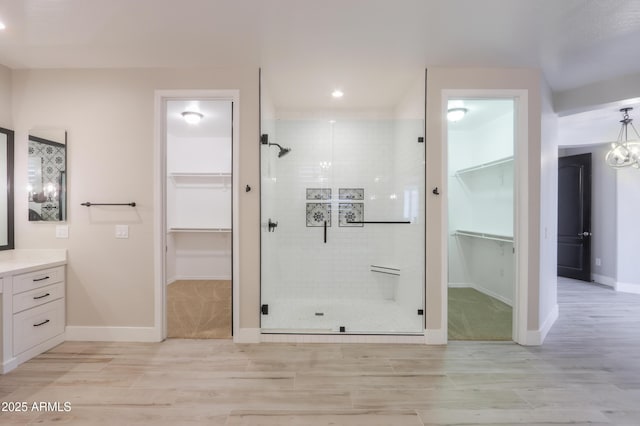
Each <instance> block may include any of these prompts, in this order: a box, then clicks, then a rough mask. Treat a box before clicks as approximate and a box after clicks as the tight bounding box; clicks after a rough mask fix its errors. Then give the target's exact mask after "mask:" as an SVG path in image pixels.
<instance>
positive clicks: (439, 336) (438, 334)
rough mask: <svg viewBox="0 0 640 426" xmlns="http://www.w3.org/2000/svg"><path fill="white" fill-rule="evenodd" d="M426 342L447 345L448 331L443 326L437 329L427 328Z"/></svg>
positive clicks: (425, 333)
mask: <svg viewBox="0 0 640 426" xmlns="http://www.w3.org/2000/svg"><path fill="white" fill-rule="evenodd" d="M424 342H425V343H426V344H427V345H446V344H447V331H446V330H445V329H443V328H439V329H437V330H429V329H427V330H425V331H424Z"/></svg>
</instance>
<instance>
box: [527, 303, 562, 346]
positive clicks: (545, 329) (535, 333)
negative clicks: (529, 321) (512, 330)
mask: <svg viewBox="0 0 640 426" xmlns="http://www.w3.org/2000/svg"><path fill="white" fill-rule="evenodd" d="M559 314H560V310H559V308H558V305H557V304H556V305H555V306H554V307H553V309H552V310H551V312H549V315H547V318H545V320H544V322H543V323H542V325H541V326H540V328H539V329H537V330H527V337H526V342H524V343H523V344H524V345H525V346H540V345H542V343H543V342H544V339H546V338H547V334H548V333H549V330H551V327H553V324H555V322H556V320H557V319H558V315H559Z"/></svg>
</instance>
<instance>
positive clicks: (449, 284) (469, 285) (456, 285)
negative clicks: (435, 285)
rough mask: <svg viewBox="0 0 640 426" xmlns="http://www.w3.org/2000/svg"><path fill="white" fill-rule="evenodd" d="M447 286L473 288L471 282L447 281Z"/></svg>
mask: <svg viewBox="0 0 640 426" xmlns="http://www.w3.org/2000/svg"><path fill="white" fill-rule="evenodd" d="M447 287H450V288H473V284H472V283H448V284H447Z"/></svg>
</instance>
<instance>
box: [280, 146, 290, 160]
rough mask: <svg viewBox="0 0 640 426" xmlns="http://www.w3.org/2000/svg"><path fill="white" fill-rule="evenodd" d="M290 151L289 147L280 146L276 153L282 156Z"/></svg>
mask: <svg viewBox="0 0 640 426" xmlns="http://www.w3.org/2000/svg"><path fill="white" fill-rule="evenodd" d="M290 151H291V148H280V152H279V153H278V158H280V157H284V156H285V155H287V154H288V153H289V152H290Z"/></svg>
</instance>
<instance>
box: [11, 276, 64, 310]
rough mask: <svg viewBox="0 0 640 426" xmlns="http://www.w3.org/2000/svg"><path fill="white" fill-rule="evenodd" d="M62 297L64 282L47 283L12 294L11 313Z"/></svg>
mask: <svg viewBox="0 0 640 426" xmlns="http://www.w3.org/2000/svg"><path fill="white" fill-rule="evenodd" d="M62 297H64V283H57V284H52V285H48V286H46V287H40V288H36V289H34V290H29V291H25V292H23V293H20V294H15V295H14V296H13V313H14V314H15V313H17V312H21V311H24V310H25V309H29V308H33V307H35V306H39V305H42V304H45V303H49V302H51V301H52V300H56V299H60V298H62Z"/></svg>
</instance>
